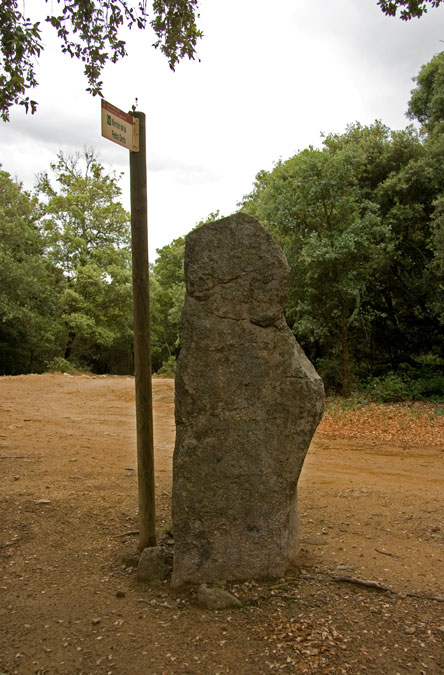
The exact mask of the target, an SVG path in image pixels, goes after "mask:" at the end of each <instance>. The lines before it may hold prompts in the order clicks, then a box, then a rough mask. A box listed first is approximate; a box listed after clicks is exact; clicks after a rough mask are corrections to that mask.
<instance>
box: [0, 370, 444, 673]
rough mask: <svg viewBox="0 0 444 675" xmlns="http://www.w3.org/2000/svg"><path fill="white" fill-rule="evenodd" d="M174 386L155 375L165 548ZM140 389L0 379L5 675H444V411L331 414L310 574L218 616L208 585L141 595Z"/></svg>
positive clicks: (114, 382)
mask: <svg viewBox="0 0 444 675" xmlns="http://www.w3.org/2000/svg"><path fill="white" fill-rule="evenodd" d="M173 388H174V382H173V381H172V380H166V379H154V381H153V389H154V405H155V446H156V488H157V521H158V529H159V536H160V539H161V540H164V541H166V540H167V539H168V537H167V536H165V534H164V533H165V531H166V529H167V527H168V525H169V523H170V515H169V513H170V493H171V457H172V451H173V443H174V419H173ZM133 389H134V381H133V379H132V378H126V377H94V376H87V375H76V376H69V375H55V374H54V375H29V376H20V377H3V378H0V472H1V474H0V476H1V479H0V480H1V492H0V503H1V510H0V564H1V573H0V574H1V576H0V675H1V674H5V673H6V674H8V675H10V674H11V673H21V674H26V675H27V674H28V673H50V674H51V675H52V674H62V673H66V674H67V675H71V674H77V673H85V674H92V673H115V674H121V675H139V674H144V675H145V674H149V675H162V674H165V675H170V674H182V673H183V674H186V673H193V674H196V675H197V674H202V675H207V674H208V675H210V674H211V675H216V674H217V673H233V674H236V675H237V674H249V675H250V674H251V675H256V674H260V673H269V672H284V673H323V674H324V673H378V674H384V675H385V674H389V675H391V674H394V675H395V674H396V673H401V674H402V673H405V672H409V673H418V674H419V673H440V674H442V673H444V602H442V600H443V598H444V445H443V441H442V439H443V437H444V417H443V416H442V412H443V411H442V410H441V409H440V408H439V407H437V406H433V405H432V404H429V405H425V404H424V405H423V406H420V407H418V406H417V407H415V406H413V407H408V406H398V407H393V406H392V407H384V408H381V407H380V406H379V407H375V408H374V409H372V407H371V406H366V407H365V408H363V409H362V410H360V411H356V412H353V411H342V410H341V409H340V407H337V408H336V410H334V411H333V413H331V414H329V415H327V416H326V417H325V418H324V421H323V423H322V425H321V427H320V429H319V430H318V432H317V434H316V437H315V439H314V441H313V444H312V447H311V449H310V452H309V454H308V456H307V460H306V463H305V466H304V470H303V474H302V476H301V480H300V489H299V504H300V531H301V532H300V534H301V544H302V550H301V556H300V561H299V565H298V566H295V568H294V570H292V572H291V573H290V574H289V575H288V577H287V578H286V579H281V580H275V581H269V582H260V581H259V582H251V583H245V584H228V585H227V587H228V588H229V589H230V590H232V591H233V592H234V593H235V594H237V595H238V597H239V598H240V599H241V600H242V603H243V606H242V608H241V609H237V610H225V611H219V612H209V611H204V610H202V609H200V608H199V607H198V606H197V604H196V600H195V597H196V595H195V589H193V588H189V589H186V590H183V591H180V592H177V591H172V590H170V588H169V586H168V584H167V583H165V584H163V585H162V586H160V587H157V588H151V587H148V586H146V585H142V584H140V583H139V582H137V579H136V574H135V571H134V567H132V566H131V565H132V563H133V558H134V554H135V553H136V550H137V543H138V542H137V536H135V535H134V534H131V533H132V532H133V531H134V530H137V528H138V523H137V476H136V450H135V432H134V426H135V420H134V395H133ZM372 410H373V411H372ZM418 430H419V431H418ZM162 530H163V534H162ZM344 578H349V579H350V578H353V579H358V580H360V581H361V583H350V582H349V581H346V580H344ZM341 579H342V580H341ZM366 581H371V582H379V583H380V584H381V585H382V586H383V587H384V588H389V589H392V590H391V591H390V590H381V589H377V588H372V587H370V586H366V585H365V582H366ZM409 594H413V595H409ZM417 596H421V597H417ZM440 600H441V601H440Z"/></svg>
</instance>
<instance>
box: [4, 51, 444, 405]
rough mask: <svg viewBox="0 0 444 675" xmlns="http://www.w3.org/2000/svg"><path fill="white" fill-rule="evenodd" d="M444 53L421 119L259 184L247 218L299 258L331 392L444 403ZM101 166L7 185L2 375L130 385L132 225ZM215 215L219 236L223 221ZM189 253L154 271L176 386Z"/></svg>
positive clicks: (246, 202)
mask: <svg viewBox="0 0 444 675" xmlns="http://www.w3.org/2000/svg"><path fill="white" fill-rule="evenodd" d="M443 100H444V53H441V54H438V55H437V56H435V57H434V58H433V59H432V60H431V61H430V63H428V64H426V65H425V66H424V67H423V68H422V69H421V72H420V74H419V75H418V77H417V78H416V88H415V89H414V90H413V92H412V96H411V99H410V102H409V107H408V115H409V117H410V118H411V119H412V120H416V121H417V122H419V124H420V125H421V127H420V129H419V130H418V129H417V128H416V127H414V126H409V127H407V128H406V129H404V130H402V131H391V130H390V129H389V128H388V127H386V126H385V125H384V124H382V123H381V122H375V123H374V124H372V125H370V126H362V125H360V124H359V123H355V124H352V125H350V126H349V127H348V128H347V129H346V131H345V132H344V133H343V134H329V135H328V136H326V137H325V138H324V140H323V147H322V148H321V149H314V148H312V147H310V148H308V149H305V150H303V151H302V152H299V153H298V154H296V155H295V156H294V157H291V158H290V159H288V160H286V161H279V162H278V163H277V164H276V165H275V167H274V169H273V170H272V171H260V172H259V173H258V174H257V177H256V181H255V183H254V186H253V190H252V192H251V193H250V194H249V195H247V196H245V197H244V199H243V201H242V203H241V205H240V207H241V208H242V209H243V210H244V211H246V212H247V213H250V214H252V215H254V216H255V217H256V218H258V220H259V221H260V222H261V223H262V224H263V225H264V226H265V227H266V228H268V229H269V230H270V232H271V233H272V234H273V235H274V237H275V238H276V239H277V240H278V241H279V242H280V244H281V245H282V247H283V248H284V250H285V252H286V255H287V258H288V261H289V264H290V268H291V288H290V296H289V301H288V306H287V309H286V316H287V321H288V323H289V325H290V326H291V328H292V329H293V331H294V333H295V335H296V337H297V339H298V340H299V342H300V343H301V345H302V347H303V348H304V350H305V351H306V353H307V355H308V356H309V357H310V358H311V360H312V361H313V362H314V364H315V366H316V367H317V369H318V371H319V372H320V374H321V375H322V377H323V378H324V381H325V383H326V385H327V388H328V389H329V390H337V391H339V392H341V393H343V394H345V395H347V396H348V395H350V393H351V392H352V391H353V390H354V389H356V388H357V387H358V386H359V387H361V389H366V390H367V392H368V393H369V394H371V393H372V392H373V393H374V392H378V391H379V393H380V395H381V396H382V397H384V396H386V397H388V398H392V399H393V398H395V399H396V398H405V397H406V396H410V395H413V396H415V397H417V398H421V397H435V398H441V397H444V371H443V364H444V344H443V340H442V326H443V322H444V303H443V291H444V160H443V157H444V107H443V105H442V101H443ZM119 199H120V189H119V186H118V177H117V176H116V175H115V174H107V173H106V171H105V169H104V167H103V166H102V165H101V164H100V162H99V161H98V159H97V158H96V157H95V155H94V153H92V152H89V151H87V152H86V153H85V155H84V156H76V157H67V156H64V155H63V154H60V155H59V156H58V160H57V162H56V163H54V164H53V165H52V166H51V170H50V172H49V173H45V174H42V175H40V176H39V177H38V181H37V186H36V190H35V191H34V193H33V194H29V193H27V192H26V191H24V190H23V188H22V186H21V185H20V184H18V183H17V182H15V181H14V180H12V179H11V177H10V176H9V175H8V174H7V173H6V172H0V373H3V374H15V373H23V372H31V371H34V372H39V371H43V370H45V369H47V368H59V369H69V368H86V369H89V370H92V371H94V372H112V373H131V372H132V369H133V355H132V320H131V269H130V258H131V257H130V251H129V214H128V213H127V212H126V211H125V210H124V208H123V206H122V205H121V203H120V201H119ZM217 216H218V214H211V215H210V217H209V220H213V219H215V218H217ZM184 246H185V239H184V238H183V237H181V238H179V239H176V240H175V241H173V242H172V243H171V244H169V245H168V246H165V247H163V248H161V249H159V250H158V252H157V253H158V256H157V258H156V260H155V263H154V264H152V266H151V274H150V293H151V299H150V302H151V323H152V348H153V355H152V359H153V369H154V370H155V371H159V370H161V371H164V372H168V371H172V370H174V364H175V359H176V357H177V355H178V352H179V349H180V344H179V337H178V327H179V322H180V315H181V310H182V305H183V299H184V294H185V284H184V276H183V258H184Z"/></svg>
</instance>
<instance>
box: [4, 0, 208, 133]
mask: <svg viewBox="0 0 444 675" xmlns="http://www.w3.org/2000/svg"><path fill="white" fill-rule="evenodd" d="M40 2H41V3H43V0H40ZM45 2H46V3H47V5H48V14H47V17H46V22H47V23H48V24H49V25H51V26H52V27H53V28H54V29H55V30H56V32H57V36H58V38H59V40H60V46H61V50H62V52H64V53H66V54H69V55H70V56H71V57H75V58H77V59H79V60H80V61H82V62H83V64H84V73H85V76H86V80H87V83H88V86H87V91H89V92H90V93H91V94H93V96H95V95H97V94H99V95H102V86H103V83H102V81H101V79H100V78H101V73H102V70H103V67H104V66H105V64H106V63H107V62H111V63H116V62H117V61H118V60H119V59H121V58H122V57H124V56H125V55H126V54H127V46H126V43H125V40H124V39H123V37H122V35H123V29H124V28H125V27H128V28H133V27H136V28H137V29H140V30H145V29H146V28H147V27H148V26H150V27H151V28H152V29H153V31H154V34H155V37H156V40H155V42H154V47H156V48H159V49H160V50H161V52H162V53H163V54H165V56H166V58H167V60H168V63H169V66H170V68H172V70H174V69H175V67H176V65H177V63H178V62H179V60H180V59H182V58H183V57H185V56H187V57H188V58H190V59H194V57H195V54H196V45H197V41H198V39H199V38H200V37H201V36H202V33H201V31H200V30H199V29H198V27H197V24H196V21H197V18H198V13H197V0H153V2H152V11H151V13H150V12H148V9H147V2H146V0H137V1H134V0H120V1H119V2H115V1H114V0H57V3H53V2H51V3H48V0H45ZM25 10H26V7H25V5H24V4H22V3H19V2H18V0H4V2H2V3H0V115H1V117H2V119H3V120H5V121H6V120H8V119H9V110H10V108H11V107H12V106H13V105H22V106H24V107H25V108H26V110H28V109H30V110H31V112H35V110H36V108H37V102H36V101H35V100H33V99H30V97H29V96H28V93H27V92H28V91H29V89H32V88H33V87H35V86H37V84H38V82H37V79H36V71H35V62H36V60H37V58H38V57H39V56H40V54H41V52H42V50H43V49H44V45H43V42H42V39H41V26H40V22H39V21H31V20H30V19H29V18H28V17H27V16H26V15H25Z"/></svg>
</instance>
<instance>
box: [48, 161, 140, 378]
mask: <svg viewBox="0 0 444 675" xmlns="http://www.w3.org/2000/svg"><path fill="white" fill-rule="evenodd" d="M37 194H38V196H39V197H40V200H41V202H42V205H41V207H40V208H41V210H42V217H41V228H42V230H43V232H44V234H45V240H46V256H47V258H48V260H50V261H51V263H52V264H53V265H54V266H55V267H57V268H58V269H59V270H60V271H61V272H62V273H63V278H64V281H65V289H64V292H63V294H62V296H61V299H60V302H61V312H62V319H63V322H64V326H65V345H64V353H63V357H64V358H65V359H66V360H72V361H74V362H75V363H76V364H77V365H81V366H84V367H88V368H90V369H92V370H95V371H105V372H106V371H109V370H112V371H114V372H128V371H129V370H131V368H132V316H131V268H130V248H129V240H130V217H129V214H128V212H126V211H125V209H124V208H123V206H122V205H121V203H120V202H119V201H118V200H119V198H120V194H121V190H120V188H119V185H118V178H117V177H116V175H115V174H114V173H111V174H107V173H106V172H105V170H104V168H103V166H102V165H101V164H100V162H99V161H98V159H97V157H96V156H95V154H94V153H93V152H92V151H88V150H86V151H85V153H84V155H83V156H81V155H75V156H70V155H68V156H66V155H64V154H63V153H60V154H59V155H58V159H57V162H55V163H53V164H52V165H51V174H48V173H44V174H41V175H40V176H39V179H38V184H37Z"/></svg>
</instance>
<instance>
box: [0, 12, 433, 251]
mask: <svg viewBox="0 0 444 675" xmlns="http://www.w3.org/2000/svg"><path fill="white" fill-rule="evenodd" d="M30 4H31V3H27V4H26V5H25V6H26V9H27V10H28V9H29V7H30ZM41 5H42V10H43V11H44V9H45V6H46V5H45V3H43V0H41ZM199 10H200V19H199V22H198V25H199V28H200V29H201V30H202V31H203V33H204V37H203V39H202V40H200V41H199V43H198V46H197V50H198V57H199V59H200V60H197V59H196V60H194V61H188V60H184V61H182V62H181V63H180V64H179V65H178V66H177V68H176V71H175V72H172V71H171V70H170V69H169V67H168V64H167V61H166V59H165V57H164V56H162V54H161V53H160V52H159V51H157V50H155V49H154V48H153V47H152V43H153V42H154V39H155V36H154V35H153V34H152V33H151V32H141V31H137V30H134V29H133V30H132V31H130V32H127V35H126V37H127V51H128V56H127V57H126V58H125V59H124V60H122V61H121V62H119V63H117V64H115V65H112V64H110V65H108V66H107V67H106V68H105V71H104V74H103V82H104V88H103V93H104V97H105V99H106V100H107V101H109V102H110V103H112V104H113V105H115V106H117V107H118V108H121V109H122V110H125V111H127V110H129V109H130V108H131V107H132V105H133V104H134V102H135V99H136V98H137V99H138V110H141V111H143V112H145V114H146V121H147V164H148V233H149V249H150V259H151V260H154V259H155V257H156V249H158V248H160V247H162V246H165V245H167V244H169V243H170V242H171V241H172V240H173V239H175V238H177V237H180V236H182V235H185V234H186V233H187V232H189V231H190V230H191V229H192V228H193V227H194V226H195V225H196V223H198V222H199V221H200V220H202V219H206V218H207V216H208V215H209V214H210V213H213V212H216V211H219V212H220V214H221V216H225V215H230V214H231V213H233V212H235V211H236V210H237V209H238V203H239V202H240V200H241V199H242V197H243V196H244V195H245V194H248V193H249V192H250V191H251V189H252V187H253V182H254V178H255V176H256V174H257V173H258V172H259V171H261V170H263V169H265V170H271V169H272V168H273V166H274V164H275V163H276V162H277V161H278V160H279V159H281V158H282V159H287V158H288V157H291V156H292V155H294V154H296V153H297V152H298V151H300V150H303V149H304V148H306V147H308V146H310V145H312V146H314V147H320V146H321V144H322V134H323V133H324V134H326V133H331V132H334V133H342V132H344V131H345V129H346V126H347V125H348V124H351V123H354V122H357V121H359V122H361V124H372V123H373V122H374V121H375V120H376V119H380V120H382V121H383V122H384V123H385V124H386V125H388V126H389V127H390V128H392V129H401V128H404V127H405V126H406V125H407V124H409V123H410V122H409V120H408V119H407V118H406V116H405V113H406V110H407V104H408V101H409V98H410V92H411V90H412V88H413V87H414V82H413V81H412V78H413V77H415V76H416V75H417V74H418V73H419V71H420V69H421V66H422V65H424V64H425V63H427V62H428V61H430V59H431V58H432V57H433V56H434V55H435V54H437V53H438V52H440V51H442V50H443V49H444V44H443V41H444V6H441V7H439V8H438V9H432V10H429V13H428V14H427V15H425V16H424V17H423V18H421V19H419V20H418V19H415V20H412V21H409V22H403V21H401V20H400V19H399V18H391V17H386V16H385V15H384V14H383V13H382V12H381V10H380V9H379V7H378V6H377V0H273V2H271V0H267V1H265V0H200V5H199ZM44 42H45V52H44V54H43V55H42V57H41V58H40V60H39V63H38V64H37V80H38V81H39V87H38V88H36V89H35V90H33V91H32V98H35V99H36V100H37V101H38V102H39V107H38V111H37V113H36V114H35V115H30V114H28V115H26V114H25V113H24V111H23V110H21V109H20V108H18V107H17V108H14V109H12V111H11V115H10V122H7V123H6V122H1V129H0V132H1V139H2V142H1V152H0V162H1V164H2V168H3V170H5V171H8V172H9V173H10V174H11V175H12V176H13V177H16V178H18V179H19V180H20V181H22V182H23V184H24V186H25V188H26V189H32V187H33V185H34V183H35V177H36V175H37V174H38V173H39V172H41V171H46V170H48V169H49V165H50V163H51V162H52V161H54V160H55V159H56V156H57V153H58V152H59V151H60V150H62V151H63V152H65V153H76V152H80V153H81V152H82V151H83V149H84V148H92V149H94V150H95V151H96V152H97V153H98V155H99V157H100V159H101V161H102V163H103V164H104V165H105V166H106V168H107V170H110V171H116V172H117V173H119V174H120V173H121V172H123V175H122V178H121V182H120V186H121V188H122V202H123V204H124V206H125V207H126V208H127V209H128V210H129V176H128V163H129V157H128V151H127V150H125V149H124V148H122V147H120V146H118V145H116V144H114V143H112V142H111V141H109V140H107V139H104V138H102V137H101V130H100V119H101V117H100V99H99V98H98V97H95V98H93V97H91V95H89V94H88V93H87V92H86V91H85V89H86V80H85V77H84V75H83V69H82V64H81V63H80V62H78V61H76V60H74V59H70V58H69V57H68V56H66V55H63V54H62V53H61V52H60V49H59V45H58V42H57V39H56V37H55V36H54V35H53V34H52V31H51V30H50V29H49V27H48V28H46V29H45V32H44Z"/></svg>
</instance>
